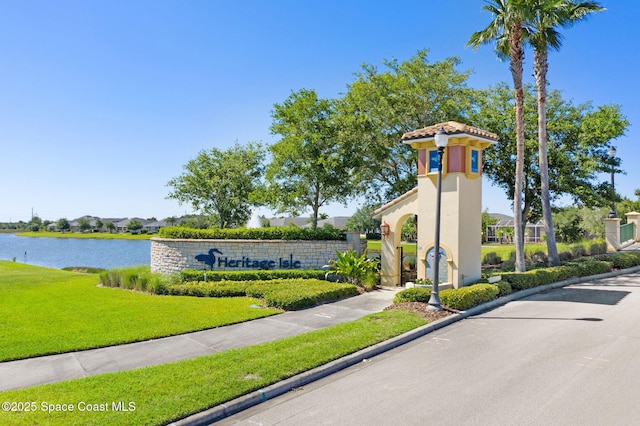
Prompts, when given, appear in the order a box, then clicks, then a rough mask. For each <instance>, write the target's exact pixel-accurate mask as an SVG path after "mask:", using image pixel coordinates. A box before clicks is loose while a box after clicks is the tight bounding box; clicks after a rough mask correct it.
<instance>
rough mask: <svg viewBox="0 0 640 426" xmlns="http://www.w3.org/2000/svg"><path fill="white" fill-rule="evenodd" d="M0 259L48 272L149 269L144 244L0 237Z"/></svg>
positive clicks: (148, 252)
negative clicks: (73, 268)
mask: <svg viewBox="0 0 640 426" xmlns="http://www.w3.org/2000/svg"><path fill="white" fill-rule="evenodd" d="M0 259H2V260H14V259H15V261H16V262H22V263H29V264H32V265H39V266H47V267H50V268H58V269H60V268H64V267H67V266H90V267H95V268H104V269H111V268H122V267H125V266H137V265H149V264H150V262H151V242H150V241H148V240H142V241H140V240H137V241H130V240H97V239H79V238H31V237H18V236H16V235H15V234H4V233H0Z"/></svg>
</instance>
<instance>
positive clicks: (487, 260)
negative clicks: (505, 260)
mask: <svg viewBox="0 0 640 426" xmlns="http://www.w3.org/2000/svg"><path fill="white" fill-rule="evenodd" d="M482 263H483V264H485V265H499V264H501V263H502V258H501V257H500V256H498V254H497V253H496V252H495V251H490V252H489V253H487V254H485V255H484V259H482Z"/></svg>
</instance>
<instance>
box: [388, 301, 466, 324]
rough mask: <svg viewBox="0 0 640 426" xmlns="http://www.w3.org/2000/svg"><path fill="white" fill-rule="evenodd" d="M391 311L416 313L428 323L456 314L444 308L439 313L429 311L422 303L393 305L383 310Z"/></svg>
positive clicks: (427, 305) (426, 305)
mask: <svg viewBox="0 0 640 426" xmlns="http://www.w3.org/2000/svg"><path fill="white" fill-rule="evenodd" d="M391 309H408V310H409V311H411V312H417V313H418V314H420V315H421V316H422V317H424V318H426V319H428V320H430V321H436V320H439V319H440V318H444V317H448V316H449V315H452V314H455V313H457V312H458V311H455V310H453V309H448V308H444V307H443V309H442V310H441V311H435V310H431V309H429V304H428V303H422V302H403V303H394V304H393V305H391V306H387V307H386V308H384V310H385V311H388V310H391Z"/></svg>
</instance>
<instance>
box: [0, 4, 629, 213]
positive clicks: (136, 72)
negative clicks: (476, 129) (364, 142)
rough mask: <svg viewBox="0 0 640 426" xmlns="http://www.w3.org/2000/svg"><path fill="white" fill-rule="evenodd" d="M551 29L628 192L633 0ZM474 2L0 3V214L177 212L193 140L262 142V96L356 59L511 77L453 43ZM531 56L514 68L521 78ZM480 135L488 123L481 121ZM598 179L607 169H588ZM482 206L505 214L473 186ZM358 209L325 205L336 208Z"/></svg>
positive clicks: (490, 56) (574, 95)
mask: <svg viewBox="0 0 640 426" xmlns="http://www.w3.org/2000/svg"><path fill="white" fill-rule="evenodd" d="M601 4H602V5H603V6H605V7H606V8H607V9H608V10H607V11H605V12H603V13H600V14H597V15H595V16H593V17H591V18H590V19H588V20H587V21H585V22H581V23H579V24H577V25H576V26H574V27H573V28H570V29H567V30H564V31H563V33H564V35H565V39H564V45H563V48H562V50H561V51H560V52H559V53H552V54H551V55H550V71H549V75H548V78H549V82H550V83H551V87H552V88H554V89H559V90H562V91H563V94H564V97H565V98H567V99H572V100H573V101H574V102H576V103H581V102H585V101H593V103H594V105H602V104H607V103H616V104H620V105H622V110H623V112H624V114H625V115H626V116H627V118H628V120H629V121H630V122H631V127H630V128H629V130H628V132H627V135H626V136H624V137H621V138H619V139H618V140H616V141H614V145H615V146H616V147H617V149H618V155H619V156H620V157H621V158H622V168H623V169H624V170H625V171H626V172H627V174H626V175H623V176H617V178H616V189H617V190H618V192H619V193H621V194H622V195H626V196H629V197H633V191H634V189H636V188H640V169H639V168H638V166H637V164H638V162H637V161H636V159H638V158H640V148H638V144H637V142H636V141H637V140H638V136H640V133H639V130H638V129H637V128H636V127H637V124H636V117H638V115H639V114H640V100H639V99H638V95H639V94H640V90H639V89H640V87H639V86H640V83H639V82H638V81H639V76H640V64H639V59H638V55H637V54H636V48H634V47H633V46H635V44H636V43H637V40H639V39H640V27H639V26H638V25H637V20H638V18H640V2H628V1H621V0H610V1H601ZM482 5H483V2H482V1H480V0H430V1H424V0H423V1H412V0H395V1H393V2H391V1H371V0H369V1H359V0H357V1H349V0H347V1H344V0H342V1H334V0H328V1H323V2H311V1H300V0H297V1H295V0H291V1H284V0H271V1H267V0H262V1H257V0H254V1H246V0H235V1H221V0H209V1H199V0H192V1H138V0H127V1H118V0H110V1H91V0H87V1H60V0H56V1H33V0H22V1H13V0H0V97H1V98H0V99H2V102H0V155H1V157H0V158H2V160H1V162H0V183H1V188H2V201H1V202H0V222H7V221H10V220H11V221H18V220H25V221H27V220H29V219H30V217H31V214H32V211H33V213H35V214H37V215H39V216H40V217H41V218H42V219H49V220H57V219H59V218H62V217H66V218H68V219H73V218H76V217H79V216H82V215H85V214H90V215H96V216H101V217H133V216H138V217H144V218H146V217H151V216H155V217H157V218H158V219H161V218H164V217H167V216H174V215H175V216H180V215H182V214H184V213H188V212H191V210H190V208H189V206H186V205H182V206H180V205H179V204H178V203H177V202H175V201H173V200H166V199H165V197H166V195H167V194H168V193H169V190H170V188H168V187H167V186H166V183H167V182H168V181H169V180H170V179H171V178H173V177H176V176H178V175H180V174H181V173H182V166H183V165H184V164H185V163H186V162H187V161H189V160H190V159H191V158H194V157H195V156H196V155H197V153H198V152H199V151H201V150H203V149H210V148H212V147H217V148H220V149H225V148H227V147H229V146H230V145H232V144H233V143H234V142H235V141H238V142H240V143H247V142H250V141H262V142H264V143H267V144H269V143H273V142H275V138H274V136H272V135H271V134H270V133H269V125H270V123H271V118H270V113H271V110H272V107H273V105H274V104H275V103H279V102H282V101H284V100H285V99H286V98H287V96H288V95H289V94H290V93H291V91H297V90H299V89H301V88H307V89H315V90H316V91H317V92H318V94H319V95H320V96H322V97H337V96H340V94H341V93H344V92H345V91H346V86H347V85H348V84H349V83H351V82H352V81H353V79H354V77H353V73H354V72H357V71H358V70H359V69H360V65H361V64H363V63H370V64H380V62H381V61H382V60H383V59H385V58H387V59H388V58H392V57H395V58H397V59H399V60H406V59H408V58H409V57H411V56H413V55H415V54H416V52H417V51H418V50H420V49H424V48H427V49H430V54H429V58H430V60H431V61H439V60H442V59H444V58H446V57H449V56H458V57H460V58H461V60H462V65H461V66H460V68H459V70H461V71H463V70H468V69H470V70H473V75H472V76H471V78H470V80H469V85H470V86H472V87H476V88H485V87H487V86H489V85H492V84H496V83H498V82H501V81H507V82H510V81H511V80H510V74H509V71H508V65H507V64H506V63H503V62H500V61H498V60H497V59H496V57H495V55H494V52H493V49H492V47H491V46H486V47H481V48H480V49H478V50H477V51H473V50H472V49H470V48H467V47H465V45H466V42H467V40H468V38H469V35H470V34H471V33H472V32H473V31H476V30H479V29H481V28H484V26H486V24H487V23H488V22H489V20H490V15H489V14H488V13H486V12H484V11H483V10H482ZM531 57H532V54H531V53H530V52H527V57H526V64H525V67H526V69H525V75H526V76H527V79H528V80H530V81H533V80H532V77H531V74H532V69H531ZM428 124H433V123H425V125H428ZM487 130H491V129H487ZM602 179H603V180H606V179H608V176H602ZM483 206H484V207H488V208H489V210H490V211H491V212H500V213H506V214H509V213H510V212H511V206H510V203H509V201H508V200H506V197H505V196H504V194H503V193H502V191H501V190H500V189H496V188H492V187H491V186H490V185H489V184H488V183H485V185H484V189H483ZM357 207H358V205H357V204H353V205H350V206H349V207H346V208H345V207H343V206H340V205H337V206H335V205H334V206H331V207H330V208H327V209H325V210H324V212H326V213H328V214H330V215H350V214H352V213H353V212H354V211H355V210H356V208H357Z"/></svg>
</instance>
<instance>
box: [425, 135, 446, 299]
mask: <svg viewBox="0 0 640 426" xmlns="http://www.w3.org/2000/svg"><path fill="white" fill-rule="evenodd" d="M433 139H434V141H435V143H436V146H437V147H438V186H437V188H436V234H435V236H434V239H433V249H434V250H435V251H434V253H433V255H434V256H433V257H434V260H433V262H434V265H433V285H432V286H431V297H430V298H429V309H431V310H438V311H441V310H442V306H441V305H440V295H439V294H438V284H439V283H440V198H441V195H442V157H443V155H444V148H445V147H446V146H447V143H448V142H449V136H448V135H447V132H445V131H444V128H443V127H441V128H440V129H439V130H438V131H437V132H436V134H435V135H434V138H433Z"/></svg>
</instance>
